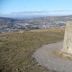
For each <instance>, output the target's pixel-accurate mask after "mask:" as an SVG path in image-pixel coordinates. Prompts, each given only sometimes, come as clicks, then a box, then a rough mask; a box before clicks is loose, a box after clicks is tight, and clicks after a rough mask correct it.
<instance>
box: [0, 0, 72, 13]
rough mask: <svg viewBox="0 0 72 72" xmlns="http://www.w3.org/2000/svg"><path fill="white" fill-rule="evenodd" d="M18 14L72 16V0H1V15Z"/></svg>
mask: <svg viewBox="0 0 72 72" xmlns="http://www.w3.org/2000/svg"><path fill="white" fill-rule="evenodd" d="M16 12H45V13H47V14H72V0H0V14H12V13H16Z"/></svg>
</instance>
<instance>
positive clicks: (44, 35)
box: [0, 29, 64, 72]
mask: <svg viewBox="0 0 72 72" xmlns="http://www.w3.org/2000/svg"><path fill="white" fill-rule="evenodd" d="M63 36H64V30H63V29H47V30H33V31H24V32H23V33H20V32H13V33H5V34H0V72H49V71H48V70H47V69H46V68H44V67H42V66H40V65H39V64H38V63H37V62H36V60H35V59H34V58H32V54H33V53H34V52H35V51H36V49H38V48H39V47H41V46H42V45H44V44H49V43H54V42H57V41H60V40H63Z"/></svg>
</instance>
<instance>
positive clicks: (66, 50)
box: [61, 22, 72, 56]
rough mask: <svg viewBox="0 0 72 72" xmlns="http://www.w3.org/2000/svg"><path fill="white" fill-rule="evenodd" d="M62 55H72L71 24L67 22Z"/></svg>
mask: <svg viewBox="0 0 72 72" xmlns="http://www.w3.org/2000/svg"><path fill="white" fill-rule="evenodd" d="M61 51H62V52H63V54H65V55H67V56H69V55H72V22H67V24H66V27H65V35H64V43H63V49H62V50H61Z"/></svg>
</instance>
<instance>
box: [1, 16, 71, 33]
mask: <svg viewBox="0 0 72 72" xmlns="http://www.w3.org/2000/svg"><path fill="white" fill-rule="evenodd" d="M67 21H72V15H67V16H39V17H35V16H34V17H31V18H7V17H0V32H9V31H17V30H21V29H22V30H24V29H25V30H26V29H39V28H53V27H64V26H65V23H66V22H67Z"/></svg>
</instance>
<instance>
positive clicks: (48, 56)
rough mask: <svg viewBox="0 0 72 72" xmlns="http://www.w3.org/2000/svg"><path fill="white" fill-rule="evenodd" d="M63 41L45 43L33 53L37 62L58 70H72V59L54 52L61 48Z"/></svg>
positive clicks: (70, 71) (63, 71)
mask: <svg viewBox="0 0 72 72" xmlns="http://www.w3.org/2000/svg"><path fill="white" fill-rule="evenodd" d="M62 46H63V42H58V43H53V44H48V45H44V46H42V47H41V48H39V49H38V50H37V51H36V52H35V53H34V55H33V57H34V58H35V59H36V60H37V62H38V63H39V64H40V65H42V66H45V67H46V68H48V69H50V70H56V71H57V72H72V61H71V60H68V59H64V58H61V57H59V56H56V55H55V54H53V52H54V51H56V50H61V49H62V48H63V47H62Z"/></svg>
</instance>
